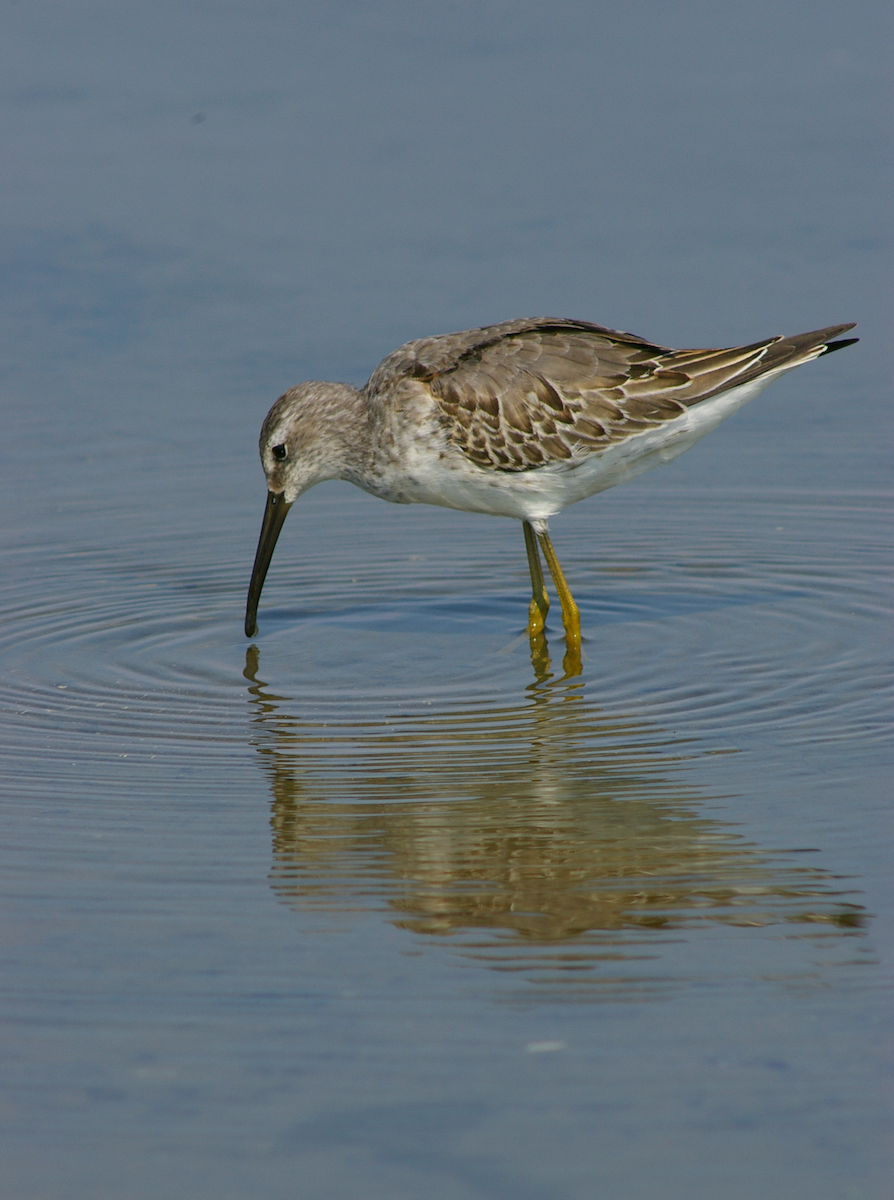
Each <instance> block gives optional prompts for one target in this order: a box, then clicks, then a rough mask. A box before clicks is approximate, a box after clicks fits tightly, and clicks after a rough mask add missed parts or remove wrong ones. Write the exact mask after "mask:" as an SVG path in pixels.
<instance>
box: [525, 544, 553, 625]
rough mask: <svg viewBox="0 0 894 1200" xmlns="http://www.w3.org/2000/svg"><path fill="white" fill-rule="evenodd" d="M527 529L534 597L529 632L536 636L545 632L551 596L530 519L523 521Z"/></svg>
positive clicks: (530, 612) (526, 545)
mask: <svg viewBox="0 0 894 1200" xmlns="http://www.w3.org/2000/svg"><path fill="white" fill-rule="evenodd" d="M522 527H523V528H524V531H525V550H527V552H528V567H529V569H530V571H531V590H532V591H533V597H532V599H531V603H530V605H529V606H528V633H529V634H530V635H531V637H536V636H537V635H538V634H541V633H543V627H544V625H545V624H546V614H547V613H548V612H549V596H547V594H546V587H545V585H544V583H543V568H542V567H541V565H540V552H539V551H538V549H537V539H536V538H535V536H534V530H533V529H532V527H531V525H530V523H529V522H528V521H523V522H522Z"/></svg>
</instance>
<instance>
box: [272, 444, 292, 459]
mask: <svg viewBox="0 0 894 1200" xmlns="http://www.w3.org/2000/svg"><path fill="white" fill-rule="evenodd" d="M270 453H271V454H272V455H273V457H274V458H275V459H276V461H277V462H282V460H283V459H284V458H285V457H286V455H287V454H288V450H286V448H285V446H274V447H273V449H272V450H271V451H270Z"/></svg>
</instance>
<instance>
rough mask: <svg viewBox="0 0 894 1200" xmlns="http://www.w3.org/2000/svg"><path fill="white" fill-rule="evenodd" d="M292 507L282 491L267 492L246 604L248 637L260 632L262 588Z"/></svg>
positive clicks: (246, 634) (246, 633) (246, 630)
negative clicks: (259, 618) (274, 549)
mask: <svg viewBox="0 0 894 1200" xmlns="http://www.w3.org/2000/svg"><path fill="white" fill-rule="evenodd" d="M291 507H292V506H291V504H287V503H286V498H285V496H284V495H283V493H282V492H268V493H267V507H266V508H265V509H264V520H263V521H262V522H261V536H260V537H259V538H258V549H257V551H256V552H255V565H254V566H253V567H252V569H251V583H250V584H249V585H248V600H247V601H246V605H245V636H246V637H254V636H255V634H256V633H257V632H258V601H259V600H260V599H261V589H262V588H263V586H264V580H265V579H266V578H267V568H268V567H269V566H270V560H271V558H273V548H274V546H275V545H276V539H277V538H278V537H279V531H280V530H281V529H282V527H283V522H284V521H285V519H286V517H287V515H288V512H289V509H290V508H291Z"/></svg>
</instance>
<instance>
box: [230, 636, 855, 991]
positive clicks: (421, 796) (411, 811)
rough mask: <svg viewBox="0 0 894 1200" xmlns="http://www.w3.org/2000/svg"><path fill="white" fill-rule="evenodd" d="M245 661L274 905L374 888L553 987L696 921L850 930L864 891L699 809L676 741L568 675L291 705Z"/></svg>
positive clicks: (386, 903) (635, 975)
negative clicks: (299, 712)
mask: <svg viewBox="0 0 894 1200" xmlns="http://www.w3.org/2000/svg"><path fill="white" fill-rule="evenodd" d="M245 676H246V678H247V679H248V680H249V681H250V685H251V686H250V687H249V693H250V696H251V701H252V707H253V719H254V744H255V746H256V749H257V751H258V754H259V755H260V757H261V760H262V763H263V765H264V769H265V772H266V773H267V774H268V776H269V779H270V786H271V790H272V793H273V806H272V820H271V824H272V828H273V868H272V872H271V884H272V887H273V889H274V891H275V892H276V894H277V896H278V897H279V898H280V900H282V901H283V903H285V904H287V905H289V906H291V907H294V908H296V909H300V910H303V911H307V910H317V911H326V912H329V913H333V912H341V913H345V912H351V911H353V912H364V911H369V910H370V909H371V908H373V909H376V908H378V909H380V910H383V911H385V912H388V913H390V914H391V920H392V921H393V923H394V924H395V925H397V926H398V927H399V928H402V929H405V930H408V931H411V932H413V933H415V934H419V935H427V936H428V937H442V938H443V937H450V938H452V944H453V947H454V948H455V949H456V950H458V951H459V952H460V953H461V954H462V955H463V957H465V958H467V959H468V958H472V959H474V960H476V961H478V962H479V963H481V964H483V965H486V966H488V967H491V968H494V969H498V970H503V971H513V970H515V971H522V972H524V973H526V975H527V976H528V977H529V978H531V979H533V980H536V982H538V983H539V984H542V985H551V986H552V987H554V988H556V989H558V991H559V994H563V995H571V994H573V993H574V992H575V991H576V990H577V991H579V990H580V988H581V986H582V985H583V986H584V987H585V989H586V991H587V994H588V995H590V994H592V989H593V988H594V986H598V988H599V989H600V992H601V994H605V995H606V996H608V995H612V996H614V995H617V994H618V992H623V993H628V992H632V994H635V995H640V996H646V995H648V994H650V992H652V991H654V990H655V989H658V990H659V991H660V990H662V985H663V984H666V983H667V982H668V979H667V976H666V973H663V972H662V971H661V970H656V961H655V960H656V959H658V958H660V957H661V956H662V954H663V951H662V944H666V943H667V942H668V940H669V938H671V939H674V938H675V939H677V940H678V939H679V938H680V936H681V931H684V930H687V929H693V928H694V927H696V926H705V925H709V924H712V925H715V926H717V925H724V926H736V927H741V928H746V927H766V926H769V925H775V926H781V927H783V928H784V933H785V935H786V936H788V937H797V936H805V935H809V936H810V937H812V938H817V937H822V936H823V935H825V937H826V938H829V937H833V938H835V940H836V941H837V940H838V939H840V938H841V937H843V936H855V935H856V936H860V935H861V927H862V925H863V923H864V919H865V910H864V909H863V907H862V906H861V905H859V904H857V903H855V901H854V898H853V893H852V892H851V891H850V890H846V889H842V888H841V887H840V885H839V883H838V881H836V880H835V879H834V878H833V877H832V876H831V875H830V874H829V873H828V872H826V871H823V870H822V869H819V868H817V867H813V866H809V865H807V864H806V863H804V862H803V858H802V855H801V854H797V853H796V852H792V851H784V852H782V851H780V852H767V851H763V850H761V849H759V848H758V847H756V846H755V845H753V844H751V843H749V842H748V841H747V840H746V839H745V838H743V837H742V836H741V835H740V834H738V833H736V832H735V831H734V829H733V828H732V826H731V825H730V824H729V823H726V822H724V821H721V820H718V819H717V818H716V817H707V816H704V815H702V812H703V810H704V808H705V805H706V803H707V802H709V800H710V798H709V797H705V796H700V795H698V794H697V793H696V792H695V791H694V790H693V788H692V785H691V784H689V783H687V781H686V775H687V770H686V766H687V763H689V762H691V760H692V758H693V757H695V755H696V753H697V750H696V748H695V747H694V745H693V744H692V743H691V742H686V741H685V740H683V739H679V738H675V737H674V736H672V735H669V734H667V733H665V732H663V731H662V730H660V729H658V728H656V727H655V726H648V725H645V724H644V723H643V722H640V721H637V720H635V719H634V718H629V719H625V718H623V717H608V716H606V715H604V714H601V713H600V712H599V711H598V709H597V708H596V707H595V705H594V704H593V703H592V702H589V701H588V700H587V699H586V697H585V695H584V692H583V685H582V684H581V683H580V682H574V681H571V680H567V679H566V680H565V681H562V682H561V683H559V684H556V685H549V684H547V685H532V686H531V688H529V691H528V696H527V699H526V701H525V702H524V703H519V704H516V705H507V706H506V707H502V708H501V707H496V706H493V705H489V706H488V705H482V706H481V707H477V708H471V707H470V708H469V709H468V710H467V711H449V712H433V713H432V715H430V716H426V715H424V714H425V709H424V708H422V709H421V710H420V711H419V712H417V713H406V712H405V713H404V714H403V715H392V716H383V715H381V714H378V715H377V714H375V713H374V712H373V711H372V710H368V711H367V712H365V713H360V714H358V715H357V716H356V718H355V719H354V720H350V719H342V720H341V721H338V722H335V723H333V722H326V721H324V719H322V718H321V719H320V720H317V721H314V720H305V719H300V718H298V717H297V716H293V715H291V714H290V713H289V711H288V709H287V707H286V706H287V705H291V704H292V703H293V702H291V701H289V700H287V699H286V698H284V697H281V696H276V695H272V694H271V693H270V692H268V691H267V690H266V687H267V685H266V684H265V683H264V682H263V681H261V680H260V679H259V678H258V651H257V648H256V647H255V646H252V647H251V648H250V649H249V651H248V655H247V661H246V668H245Z"/></svg>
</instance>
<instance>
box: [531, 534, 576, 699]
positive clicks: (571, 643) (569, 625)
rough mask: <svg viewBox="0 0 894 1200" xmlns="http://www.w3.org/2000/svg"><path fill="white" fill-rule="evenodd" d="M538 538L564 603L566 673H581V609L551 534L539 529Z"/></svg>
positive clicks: (563, 622)
mask: <svg viewBox="0 0 894 1200" xmlns="http://www.w3.org/2000/svg"><path fill="white" fill-rule="evenodd" d="M537 540H538V541H539V542H540V548H541V550H542V551H543V556H544V558H545V559H546V565H547V566H548V567H549V573H550V575H552V577H553V583H554V584H555V585H556V591H557V592H558V593H559V600H560V601H561V604H562V624H563V625H564V626H565V651H566V652H565V674H566V675H579V674H580V673H581V670H582V667H581V661H580V610H579V609H578V607H577V605H576V604H575V603H574V597H573V596H572V594H571V590H570V588H569V587H568V584H567V583H566V582H565V576H564V575H563V574H562V568H561V567H560V566H559V560H558V558H556V552H555V550H554V549H553V544H552V542H551V541H550V540H549V534H548V533H547V532H546V530H545V529H544V530H543V532H542V533H541V532H540V531H539V530H538V531H537Z"/></svg>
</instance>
